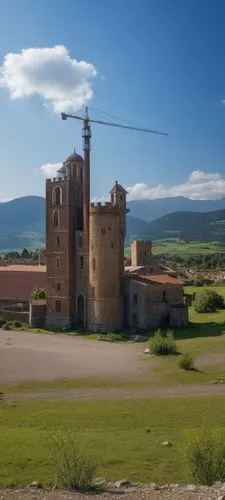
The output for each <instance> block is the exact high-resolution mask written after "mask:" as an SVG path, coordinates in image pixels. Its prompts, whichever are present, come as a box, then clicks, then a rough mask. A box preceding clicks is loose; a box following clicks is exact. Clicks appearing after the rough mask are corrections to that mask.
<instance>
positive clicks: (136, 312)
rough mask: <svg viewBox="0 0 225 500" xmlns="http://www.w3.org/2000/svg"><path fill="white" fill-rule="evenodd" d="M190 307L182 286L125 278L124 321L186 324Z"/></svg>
mask: <svg viewBox="0 0 225 500" xmlns="http://www.w3.org/2000/svg"><path fill="white" fill-rule="evenodd" d="M187 322H188V308H187V306H185V304H184V299H183V289H182V287H181V286H175V285H152V284H147V283H146V282H142V281H138V280H135V279H130V278H125V279H124V323H125V324H126V325H127V326H130V327H137V328H140V329H146V328H160V327H165V326H169V325H171V326H173V327H180V326H186V324H187Z"/></svg>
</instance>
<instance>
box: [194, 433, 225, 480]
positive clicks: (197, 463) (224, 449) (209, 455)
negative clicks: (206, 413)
mask: <svg viewBox="0 0 225 500" xmlns="http://www.w3.org/2000/svg"><path fill="white" fill-rule="evenodd" d="M184 455H185V461H186V465H187V467H188V473H189V475H190V478H191V480H192V481H194V482H196V483H199V484H205V485H209V486H211V485H212V484H214V483H215V482H216V481H221V482H224V481H225V439H224V436H223V434H222V433H221V432H218V431H217V432H215V431H214V432H213V431H210V430H206V429H205V428H204V427H203V428H202V429H201V430H196V431H194V432H192V434H191V436H190V438H189V439H188V441H187V442H186V444H185V448H184Z"/></svg>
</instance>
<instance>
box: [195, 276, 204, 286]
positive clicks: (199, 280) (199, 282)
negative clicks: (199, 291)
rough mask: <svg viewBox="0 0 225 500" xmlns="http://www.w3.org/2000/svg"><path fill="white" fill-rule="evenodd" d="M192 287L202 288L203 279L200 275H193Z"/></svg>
mask: <svg viewBox="0 0 225 500" xmlns="http://www.w3.org/2000/svg"><path fill="white" fill-rule="evenodd" d="M194 285H195V286H203V285H204V277H203V276H202V274H195V276H194Z"/></svg>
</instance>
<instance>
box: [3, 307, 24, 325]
mask: <svg viewBox="0 0 225 500" xmlns="http://www.w3.org/2000/svg"><path fill="white" fill-rule="evenodd" d="M0 315H2V316H3V318H4V319H5V320H6V321H21V323H26V324H28V322H29V312H28V311H27V312H21V311H10V310H7V309H2V310H1V309H0Z"/></svg>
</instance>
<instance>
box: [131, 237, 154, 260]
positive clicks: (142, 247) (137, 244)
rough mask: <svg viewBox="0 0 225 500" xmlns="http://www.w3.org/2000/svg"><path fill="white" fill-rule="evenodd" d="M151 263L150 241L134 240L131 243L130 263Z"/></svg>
mask: <svg viewBox="0 0 225 500" xmlns="http://www.w3.org/2000/svg"><path fill="white" fill-rule="evenodd" d="M151 264H152V242H151V240H149V241H143V240H134V241H132V243H131V265H132V266H150V265H151Z"/></svg>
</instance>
